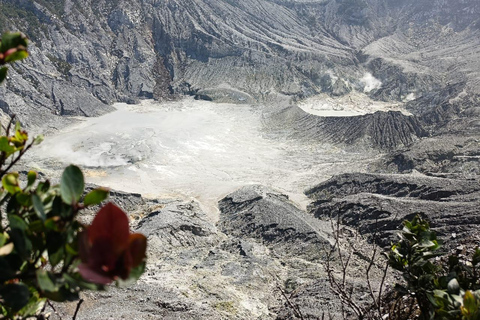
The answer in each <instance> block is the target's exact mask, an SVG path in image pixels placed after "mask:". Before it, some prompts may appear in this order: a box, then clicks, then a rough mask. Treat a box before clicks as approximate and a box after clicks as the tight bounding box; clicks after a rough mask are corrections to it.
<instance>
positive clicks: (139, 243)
mask: <svg viewBox="0 0 480 320" xmlns="http://www.w3.org/2000/svg"><path fill="white" fill-rule="evenodd" d="M146 251H147V238H146V237H145V236H144V235H143V234H140V233H134V234H131V235H130V244H129V246H128V253H129V255H130V256H131V257H132V265H131V267H132V268H135V267H136V266H138V265H139V264H140V263H142V261H143V259H145V252H146Z"/></svg>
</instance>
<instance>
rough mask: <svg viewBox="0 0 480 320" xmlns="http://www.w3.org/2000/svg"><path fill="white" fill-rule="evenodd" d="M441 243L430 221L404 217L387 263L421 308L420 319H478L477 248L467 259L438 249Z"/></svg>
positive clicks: (404, 291) (479, 256)
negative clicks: (406, 219) (394, 270)
mask: <svg viewBox="0 0 480 320" xmlns="http://www.w3.org/2000/svg"><path fill="white" fill-rule="evenodd" d="M439 249H440V243H439V241H438V240H437V238H436V235H435V232H434V231H432V230H431V229H430V226H429V224H428V223H427V222H426V221H425V220H423V219H422V218H420V217H419V216H417V217H415V218H414V219H413V220H412V221H405V222H404V228H403V230H402V232H401V234H400V242H399V243H397V244H395V245H394V246H393V247H392V252H391V253H390V255H389V263H390V266H391V267H392V268H394V269H396V270H398V271H400V272H401V273H402V275H403V278H404V280H405V284H404V285H402V284H396V287H395V289H396V290H397V292H398V293H400V295H403V296H405V295H408V296H410V297H411V298H412V299H414V300H415V301H416V304H417V306H418V308H419V309H420V313H421V314H420V315H419V318H420V319H459V320H460V319H466V320H474V319H475V320H477V319H480V309H479V307H480V290H479V289H480V283H479V274H478V269H479V264H480V249H478V248H476V249H475V250H474V252H473V254H472V256H471V257H470V258H469V259H460V257H459V255H458V254H442V253H440V250H439Z"/></svg>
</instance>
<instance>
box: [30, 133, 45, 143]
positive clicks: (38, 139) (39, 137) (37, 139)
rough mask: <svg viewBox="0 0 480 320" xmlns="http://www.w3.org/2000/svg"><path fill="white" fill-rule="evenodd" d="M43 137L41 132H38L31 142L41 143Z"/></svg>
mask: <svg viewBox="0 0 480 320" xmlns="http://www.w3.org/2000/svg"><path fill="white" fill-rule="evenodd" d="M44 139H45V137H44V136H43V135H42V134H39V135H38V136H36V137H35V139H34V140H33V144H34V145H39V144H40V143H42V141H43V140H44Z"/></svg>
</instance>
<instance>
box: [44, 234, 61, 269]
mask: <svg viewBox="0 0 480 320" xmlns="http://www.w3.org/2000/svg"><path fill="white" fill-rule="evenodd" d="M64 243H65V240H64V238H63V237H62V235H61V234H60V233H57V232H50V233H48V234H47V251H48V258H49V260H50V263H51V264H52V266H54V267H55V266H56V265H57V264H59V263H60V261H62V260H63V257H64V256H65V250H64V249H63V245H64Z"/></svg>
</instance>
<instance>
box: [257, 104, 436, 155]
mask: <svg viewBox="0 0 480 320" xmlns="http://www.w3.org/2000/svg"><path fill="white" fill-rule="evenodd" d="M264 122H265V126H266V128H267V129H268V130H269V131H271V132H274V133H276V134H278V135H281V136H285V135H286V136H287V137H289V138H297V139H306V140H313V141H321V142H326V143H333V144H343V145H355V147H356V148H361V147H364V148H374V149H381V150H393V149H396V148H399V147H403V146H408V145H410V144H412V143H413V142H414V141H416V140H418V139H419V138H421V137H425V136H426V135H427V132H426V131H425V130H424V129H423V127H422V125H421V123H420V122H419V121H418V120H417V118H416V117H412V116H406V115H404V114H402V113H401V112H398V111H389V112H375V113H373V114H366V115H362V116H352V117H319V116H316V115H312V114H309V113H306V112H304V111H303V110H301V109H300V108H298V107H293V106H291V107H287V108H284V109H282V110H281V111H278V112H274V113H273V114H271V115H269V116H268V117H266V118H265V121H264Z"/></svg>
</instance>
